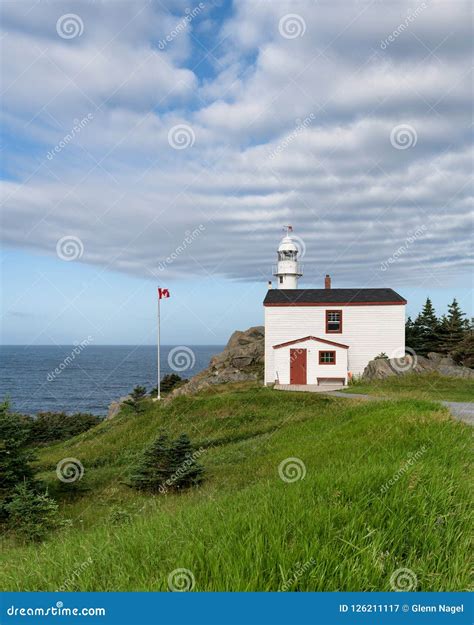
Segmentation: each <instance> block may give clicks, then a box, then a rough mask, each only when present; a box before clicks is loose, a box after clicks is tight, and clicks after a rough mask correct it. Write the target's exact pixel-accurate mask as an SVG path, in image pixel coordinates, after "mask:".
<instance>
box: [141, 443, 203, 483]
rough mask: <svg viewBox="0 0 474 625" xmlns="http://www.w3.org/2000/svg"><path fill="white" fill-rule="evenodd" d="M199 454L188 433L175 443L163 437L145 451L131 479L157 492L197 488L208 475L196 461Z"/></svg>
mask: <svg viewBox="0 0 474 625" xmlns="http://www.w3.org/2000/svg"><path fill="white" fill-rule="evenodd" d="M197 455H198V452H196V451H194V448H193V445H192V444H191V441H190V440H189V438H188V436H187V435H186V434H181V436H180V437H179V438H177V439H176V440H174V441H170V440H169V438H168V437H167V436H165V435H164V434H162V435H161V436H159V437H158V438H157V439H156V440H155V441H154V442H153V443H152V444H151V445H150V447H149V448H148V449H146V450H145V451H144V452H143V455H142V457H141V459H140V461H139V462H138V464H137V466H136V468H135V471H134V474H133V475H132V476H131V479H130V481H131V485H132V486H133V487H134V488H137V489H138V490H147V491H151V492H154V493H166V492H167V491H168V490H171V491H176V490H183V489H186V488H190V487H191V486H197V485H198V484H200V483H201V482H202V480H203V472H204V468H203V467H202V466H201V465H200V464H198V463H197V462H196V457H197Z"/></svg>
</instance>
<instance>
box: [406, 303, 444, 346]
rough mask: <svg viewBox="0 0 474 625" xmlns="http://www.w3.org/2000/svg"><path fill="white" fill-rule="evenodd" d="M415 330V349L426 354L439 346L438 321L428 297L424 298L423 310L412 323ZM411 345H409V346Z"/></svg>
mask: <svg viewBox="0 0 474 625" xmlns="http://www.w3.org/2000/svg"><path fill="white" fill-rule="evenodd" d="M414 326H415V332H416V334H417V335H418V337H417V338H418V340H417V343H418V349H416V348H414V349H415V351H416V352H417V353H418V354H420V355H422V356H426V354H427V353H428V352H435V351H436V350H437V349H438V348H439V330H440V328H439V321H438V318H437V317H436V313H435V310H434V308H433V304H432V303H431V300H430V298H429V297H427V298H426V302H425V305H424V306H423V310H422V311H421V313H420V314H419V315H418V317H417V318H416V320H415V323H414ZM410 347H411V346H410Z"/></svg>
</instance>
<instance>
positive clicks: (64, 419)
mask: <svg viewBox="0 0 474 625" xmlns="http://www.w3.org/2000/svg"><path fill="white" fill-rule="evenodd" d="M101 421H102V419H101V418H100V417H96V416H95V415H92V414H87V413H81V412H79V413H76V414H72V415H68V414H66V413H65V412H39V413H38V415H37V417H36V418H35V419H31V425H30V436H29V442H30V443H33V444H42V443H49V442H52V441H62V440H66V439H68V438H72V437H73V436H76V435H77V434H81V432H86V431H87V430H89V429H90V428H92V427H94V426H96V425H99V423H101Z"/></svg>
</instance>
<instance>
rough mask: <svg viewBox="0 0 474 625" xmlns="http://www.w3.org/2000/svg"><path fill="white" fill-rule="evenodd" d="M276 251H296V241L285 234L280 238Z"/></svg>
mask: <svg viewBox="0 0 474 625" xmlns="http://www.w3.org/2000/svg"><path fill="white" fill-rule="evenodd" d="M278 251H279V252H297V251H298V248H297V246H296V243H295V242H294V241H293V239H292V238H291V237H290V236H288V235H286V236H285V237H283V239H282V240H281V242H280V245H279V246H278Z"/></svg>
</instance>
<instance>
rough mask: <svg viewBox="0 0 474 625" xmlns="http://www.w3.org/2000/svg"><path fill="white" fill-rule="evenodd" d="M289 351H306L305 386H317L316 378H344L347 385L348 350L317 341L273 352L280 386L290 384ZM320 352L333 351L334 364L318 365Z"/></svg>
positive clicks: (280, 348)
mask: <svg viewBox="0 0 474 625" xmlns="http://www.w3.org/2000/svg"><path fill="white" fill-rule="evenodd" d="M290 349H306V378H307V379H306V383H307V384H317V378H344V382H345V383H347V352H348V351H349V350H347V349H344V348H343V347H335V346H332V345H328V344H327V343H319V342H317V341H302V342H301V343H295V344H293V345H288V346H287V347H279V348H278V349H274V350H273V352H274V354H273V358H274V363H275V379H278V381H279V383H280V384H290ZM320 351H335V352H336V364H335V365H320V364H319V352H320ZM272 381H274V380H272Z"/></svg>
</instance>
